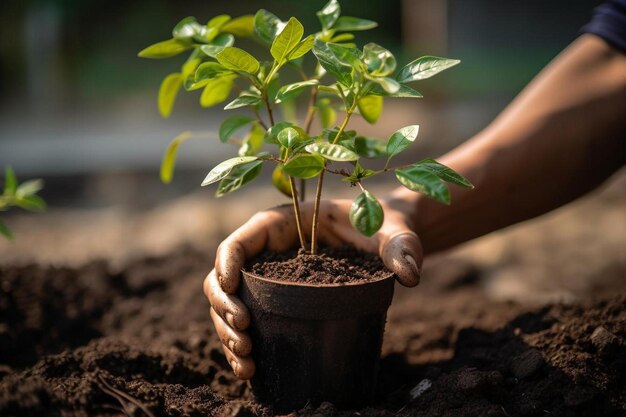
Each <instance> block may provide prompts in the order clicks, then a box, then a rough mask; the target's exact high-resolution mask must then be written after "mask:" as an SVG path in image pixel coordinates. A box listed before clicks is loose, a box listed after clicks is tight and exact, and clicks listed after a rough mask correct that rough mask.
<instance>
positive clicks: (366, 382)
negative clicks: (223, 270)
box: [240, 272, 394, 412]
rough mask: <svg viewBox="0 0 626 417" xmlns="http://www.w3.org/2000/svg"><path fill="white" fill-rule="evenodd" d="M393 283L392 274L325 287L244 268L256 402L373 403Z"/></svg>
mask: <svg viewBox="0 0 626 417" xmlns="http://www.w3.org/2000/svg"><path fill="white" fill-rule="evenodd" d="M393 286H394V278H393V275H391V274H390V275H389V276H388V277H385V278H384V279H381V280H378V281H373V282H366V283H349V284H332V285H323V286H322V285H312V284H297V283H288V282H282V281H275V280H270V279H267V278H262V277H258V276H255V275H252V274H250V273H246V272H244V274H243V282H242V288H241V290H240V296H241V298H242V299H243V301H244V303H245V304H246V305H247V306H248V307H249V308H250V312H251V315H252V324H251V326H250V335H251V337H252V346H253V348H252V357H253V359H254V360H255V362H256V366H257V370H256V374H255V376H254V378H253V379H252V381H251V383H252V390H253V393H254V396H255V397H256V399H257V401H259V402H261V403H264V404H269V405H272V406H273V407H274V410H275V411H276V412H289V411H292V410H298V409H301V408H303V407H304V406H305V405H307V404H312V405H317V404H320V403H321V402H323V401H330V402H332V403H333V404H335V405H336V406H337V407H340V408H356V407H362V406H364V405H367V404H368V403H369V402H371V401H372V400H373V398H374V393H375V388H376V377H377V374H378V366H379V359H380V350H381V346H382V338H383V333H384V330H385V321H386V316H387V309H388V308H389V305H390V304H391V299H392V298H393Z"/></svg>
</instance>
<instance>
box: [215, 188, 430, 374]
mask: <svg viewBox="0 0 626 417" xmlns="http://www.w3.org/2000/svg"><path fill="white" fill-rule="evenodd" d="M351 204H352V202H351V201H350V200H324V201H322V202H321V205H320V212H319V224H318V228H319V229H318V230H319V232H318V236H319V239H320V242H321V243H323V244H326V245H328V246H340V245H345V244H350V245H353V246H354V247H356V248H357V249H359V250H362V251H365V252H370V253H376V254H378V255H379V256H380V257H381V259H382V260H383V262H384V264H385V266H387V268H389V269H390V270H391V271H393V272H394V273H395V274H396V276H397V279H398V282H400V284H402V285H404V286H407V287H413V286H415V285H417V284H418V283H419V279H420V267H421V264H422V245H421V243H420V240H419V238H418V237H417V234H416V233H415V232H414V231H413V230H412V227H411V218H410V217H411V216H409V215H408V214H407V213H408V212H409V210H407V209H406V207H403V206H402V203H401V202H400V201H398V200H394V199H389V200H386V201H385V200H383V201H381V205H382V206H383V210H384V213H385V220H384V223H383V226H382V227H381V229H380V230H379V231H378V232H376V234H374V236H372V237H366V236H363V235H362V234H360V233H359V232H358V231H357V230H355V229H354V228H353V227H352V225H351V224H350V221H349V218H348V213H349V211H350V206H351ZM300 209H301V213H302V220H303V226H304V227H303V228H304V230H305V231H308V233H310V229H311V223H312V217H313V204H312V203H305V204H302V205H301V206H300ZM306 238H307V239H310V236H309V235H307V236H306ZM297 242H298V235H297V229H296V225H295V216H294V213H293V208H292V206H290V205H284V206H279V207H276V208H273V209H269V210H265V211H261V212H259V213H257V214H255V215H254V216H252V218H250V220H248V221H247V222H246V223H245V224H244V225H243V226H241V227H240V228H239V229H237V230H236V231H235V232H233V233H232V234H231V235H230V236H228V237H227V238H226V239H225V240H224V241H223V242H222V243H221V244H220V246H219V247H218V249H217V255H216V261H215V269H213V270H212V271H211V272H210V273H209V275H208V276H207V277H206V279H205V280H204V285H203V287H204V293H205V295H206V296H207V298H208V299H209V302H210V303H211V310H210V311H211V319H212V320H213V324H214V325H215V329H216V330H217V334H218V336H219V338H220V340H221V342H222V344H223V348H224V353H225V354H226V358H227V360H228V362H229V363H230V365H231V367H232V368H233V371H234V373H235V375H236V376H237V377H238V378H240V379H250V378H252V376H253V375H254V372H255V365H254V361H253V360H252V359H251V358H250V352H251V351H252V343H251V341H250V337H249V336H248V334H247V333H246V332H245V330H246V329H247V328H248V326H249V325H250V313H249V312H248V309H247V308H246V306H245V305H244V304H243V302H242V301H241V300H240V299H239V298H238V297H237V296H236V295H235V293H236V291H237V289H238V288H239V283H240V280H241V278H240V273H241V272H240V271H241V269H242V268H243V267H244V265H245V262H246V260H248V259H251V258H253V257H254V256H256V255H257V254H259V253H260V252H262V251H263V250H269V251H277V252H283V251H287V250H289V249H291V248H293V247H294V246H295V245H296V244H297Z"/></svg>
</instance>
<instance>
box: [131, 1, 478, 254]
mask: <svg viewBox="0 0 626 417" xmlns="http://www.w3.org/2000/svg"><path fill="white" fill-rule="evenodd" d="M317 16H318V18H319V21H320V24H321V30H319V31H318V32H316V33H312V34H308V35H306V36H305V31H304V28H303V26H302V24H301V23H300V22H299V21H298V20H297V19H296V18H295V17H291V18H289V20H287V21H286V22H285V21H283V20H281V19H280V18H278V17H277V16H275V15H274V14H272V13H270V12H268V11H267V10H263V9H261V10H259V11H258V12H257V13H256V14H255V15H254V16H252V15H247V16H241V17H238V18H235V19H231V18H230V16H227V15H220V16H217V17H215V18H213V19H211V20H210V21H209V22H208V23H207V24H206V25H201V24H199V23H198V22H197V21H196V19H195V18H193V17H187V18H185V19H183V20H181V21H180V22H179V23H178V24H177V25H176V26H175V27H174V30H173V32H172V35H173V38H172V39H169V40H167V41H164V42H159V43H157V44H154V45H152V46H149V47H148V48H146V49H144V50H143V51H141V52H140V53H139V56H141V57H146V58H167V57H170V56H174V55H178V54H180V53H182V52H185V51H191V53H190V55H189V57H188V59H187V60H186V61H185V63H184V64H183V66H182V68H181V70H180V72H177V73H173V74H170V75H168V76H167V77H166V78H165V79H164V80H163V83H162V84H161V88H160V90H159V100H158V103H159V110H160V112H161V114H162V115H163V116H164V117H168V116H169V114H170V112H171V110H172V106H173V103H174V100H175V98H176V95H177V94H178V92H179V90H180V89H181V87H182V88H184V89H185V90H188V91H192V90H197V89H202V90H203V91H202V94H201V96H200V104H201V105H202V106H204V107H210V106H213V105H216V104H218V103H221V102H223V101H225V100H227V99H228V97H230V95H231V92H232V91H233V90H235V91H237V96H236V98H235V99H234V100H232V101H231V102H229V103H228V104H227V105H226V106H225V107H224V109H225V110H232V109H238V108H244V107H245V108H248V109H249V110H250V115H249V116H247V115H240V114H238V115H235V116H230V117H228V118H226V120H224V121H223V122H222V124H221V126H220V128H219V138H220V141H221V142H224V143H226V142H230V143H233V144H236V145H237V146H238V147H239V152H238V156H236V157H233V158H230V159H228V160H226V161H224V162H222V163H220V164H219V165H217V166H216V167H215V168H213V169H212V170H211V171H210V172H209V173H208V175H207V176H206V178H205V179H204V181H203V182H202V185H203V186H205V185H210V184H213V183H219V185H218V187H217V193H216V195H217V197H221V196H223V195H225V194H228V193H230V192H232V191H235V190H238V189H239V188H241V187H243V186H244V185H246V184H248V183H250V182H251V181H252V180H254V179H255V178H256V177H257V176H258V175H259V173H260V172H261V169H262V166H263V165H265V164H267V163H272V164H275V167H274V171H273V174H272V182H273V184H274V185H275V187H276V188H277V189H278V190H280V191H281V192H282V193H284V194H286V195H287V196H289V197H290V198H291V199H292V202H293V208H294V212H295V218H296V225H297V228H298V235H299V237H300V244H301V246H302V248H307V246H308V245H307V242H305V239H304V236H305V234H304V232H303V230H302V222H301V216H300V208H299V201H300V199H303V198H304V194H305V193H304V187H305V180H308V179H313V178H317V186H316V191H315V197H314V215H313V223H312V230H311V242H310V251H311V253H313V254H315V253H316V250H317V240H318V236H317V233H318V228H317V224H318V213H319V203H320V200H321V195H322V189H323V183H324V175H325V173H326V172H328V173H332V174H336V175H339V176H342V177H343V181H345V182H347V183H349V184H350V185H353V186H354V185H356V186H358V187H359V189H360V190H361V193H360V194H359V195H358V196H357V197H356V198H355V199H354V202H353V204H352V207H351V210H350V222H351V223H352V225H353V226H354V227H355V228H356V229H357V230H358V231H359V232H361V233H362V234H364V235H366V236H372V235H373V234H374V233H376V231H377V230H378V229H379V228H380V227H381V225H382V223H383V218H384V213H383V210H382V207H381V205H380V203H379V202H378V201H377V200H376V198H375V197H374V196H373V195H372V194H371V193H370V192H369V191H367V190H366V189H365V187H364V185H363V181H364V180H365V179H367V178H370V177H373V176H375V175H379V174H382V173H385V172H388V171H393V172H394V173H395V175H396V178H397V179H398V181H399V182H400V184H402V185H403V186H405V187H407V188H409V189H410V190H413V191H416V192H420V193H423V194H425V195H427V196H428V197H430V198H433V199H435V200H437V201H439V202H441V203H444V204H449V203H450V193H449V191H448V187H447V185H446V183H452V184H455V185H458V186H461V187H467V188H471V187H472V184H470V182H469V181H468V180H467V179H465V178H463V177H462V176H461V175H459V174H458V173H456V172H454V171H453V170H452V169H450V168H448V167H446V166H444V165H442V164H440V163H438V162H437V161H435V160H433V159H424V160H422V161H420V162H416V163H413V164H407V165H401V166H390V163H391V160H392V158H393V157H394V156H396V155H398V154H399V153H400V152H402V151H404V150H405V149H406V148H407V147H408V146H409V145H410V144H411V143H412V142H414V141H415V139H416V137H417V134H418V130H419V126H417V125H412V126H406V127H403V128H402V129H399V130H397V131H396V132H394V133H393V134H392V135H391V136H390V137H389V139H388V140H387V141H383V140H381V139H378V138H372V137H369V136H363V135H359V134H357V133H356V132H355V131H353V130H347V126H348V123H349V121H350V119H351V117H352V116H353V115H354V114H360V115H361V117H363V118H364V119H365V120H366V121H367V122H369V123H370V124H373V123H376V122H377V120H378V118H379V117H380V115H381V112H382V108H383V102H384V99H385V98H396V97H397V98H421V97H422V95H421V94H420V93H419V92H418V91H416V90H414V89H413V88H412V87H410V86H409V84H411V83H413V82H416V81H421V80H424V79H427V78H430V77H432V76H433V75H435V74H438V73H439V72H441V71H443V70H445V69H447V68H450V67H452V66H454V65H456V64H458V63H459V62H460V61H458V60H454V59H447V58H438V57H434V56H423V57H421V58H417V59H415V60H414V61H412V62H410V63H408V64H406V65H405V66H403V67H402V68H400V69H399V70H398V71H396V66H397V65H396V59H395V57H394V56H393V54H392V53H391V52H390V51H388V50H387V49H385V48H383V47H382V46H380V45H378V44H375V43H368V44H366V45H365V46H363V48H357V46H356V44H355V43H354V35H353V34H352V33H351V32H355V31H362V30H367V29H372V28H374V27H376V26H377V24H376V22H373V21H371V20H366V19H360V18H356V17H349V16H341V7H340V5H339V3H338V1H337V0H331V1H329V2H328V4H326V5H325V6H324V7H323V8H322V9H321V10H320V11H319V12H317ZM237 37H249V38H253V39H254V40H257V41H259V42H260V43H261V44H262V45H264V46H265V47H266V48H268V49H269V56H267V57H266V58H265V59H262V60H259V59H257V57H255V56H253V55H251V54H250V53H248V52H246V51H244V50H243V49H240V48H238V47H235V46H233V45H234V43H235V39H236V38H237ZM309 57H312V58H313V60H314V61H313V62H314V66H315V69H314V71H313V72H312V73H311V74H308V73H307V72H306V71H305V66H304V65H303V62H304V60H305V59H307V58H309ZM287 70H288V71H292V72H294V73H295V74H297V75H298V76H299V77H300V78H301V81H298V82H295V83H290V84H285V85H283V84H282V83H281V78H280V76H281V74H282V72H283V71H287ZM305 91H308V92H309V101H308V103H309V104H308V108H307V111H306V118H305V120H304V121H303V122H302V124H298V123H297V122H296V121H295V120H292V118H291V117H290V115H293V114H294V113H295V112H294V111H293V104H294V100H295V98H296V97H297V96H298V95H300V94H302V93H303V92H305ZM277 106H280V107H281V109H282V114H283V116H287V117H283V119H284V120H278V118H277V117H276V116H277V114H276V109H277ZM262 112H264V113H265V117H263V116H262V115H261V113H262ZM340 112H341V113H344V117H343V120H342V121H341V123H339V125H338V126H337V125H336V124H335V123H336V119H337V114H338V113H340ZM316 116H317V118H318V120H319V122H320V124H321V128H322V130H321V132H319V133H312V132H311V127H312V122H313V120H314V118H315V117H316ZM244 128H246V133H244V134H243V135H240V134H239V132H241V131H243V130H244ZM193 136H194V133H193V132H184V133H183V134H181V135H179V136H178V137H176V138H175V139H174V140H173V141H172V142H171V143H170V145H169V147H168V149H167V151H166V153H165V156H164V158H163V163H162V166H161V179H162V180H163V182H165V183H168V182H170V181H171V179H172V175H173V169H174V161H175V158H176V153H177V150H178V147H179V145H180V144H181V143H182V142H183V141H185V140H187V139H189V138H190V137H193ZM264 145H272V146H273V150H272V151H270V152H268V151H267V150H264ZM368 159H383V160H385V164H384V167H383V168H382V169H377V170H373V169H368V168H366V167H365V166H364V161H365V160H368ZM335 163H347V164H349V165H348V167H349V169H346V168H341V169H337V168H333V164H335ZM296 178H298V179H300V180H301V182H300V186H299V187H298V186H296V182H295V179H296Z"/></svg>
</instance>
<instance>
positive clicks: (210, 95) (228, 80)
mask: <svg viewBox="0 0 626 417" xmlns="http://www.w3.org/2000/svg"><path fill="white" fill-rule="evenodd" d="M235 78H236V77H235V76H232V75H227V76H224V77H219V78H213V79H211V80H208V81H207V84H206V86H205V87H204V90H203V91H202V95H201V96H200V105H201V106H202V107H211V106H214V105H216V104H218V103H221V102H223V101H224V100H226V99H227V98H228V96H229V95H230V91H231V90H232V88H233V80H234V79H235Z"/></svg>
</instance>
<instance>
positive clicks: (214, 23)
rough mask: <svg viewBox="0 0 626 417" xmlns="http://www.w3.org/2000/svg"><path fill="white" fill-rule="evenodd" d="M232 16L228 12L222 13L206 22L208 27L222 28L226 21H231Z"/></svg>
mask: <svg viewBox="0 0 626 417" xmlns="http://www.w3.org/2000/svg"><path fill="white" fill-rule="evenodd" d="M230 20H231V17H230V16H229V15H227V14H221V15H219V16H215V17H214V18H212V19H211V20H209V22H208V23H207V24H206V26H207V27H208V28H216V29H221V28H222V26H224V25H225V24H226V23H228V22H230Z"/></svg>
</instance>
